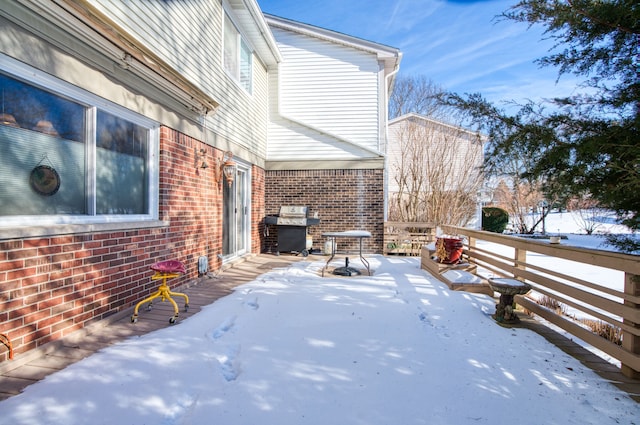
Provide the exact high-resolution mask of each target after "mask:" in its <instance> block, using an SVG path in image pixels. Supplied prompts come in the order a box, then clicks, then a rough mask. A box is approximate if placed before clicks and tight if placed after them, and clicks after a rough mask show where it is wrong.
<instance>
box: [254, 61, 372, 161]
mask: <svg viewBox="0 0 640 425" xmlns="http://www.w3.org/2000/svg"><path fill="white" fill-rule="evenodd" d="M277 88H278V73H277V72H276V71H272V72H270V73H269V107H270V123H269V143H268V153H267V159H268V160H269V161H291V160H301V161H306V160H332V159H333V160H346V159H361V158H364V157H372V153H371V152H368V151H365V150H363V149H361V148H359V147H358V146H357V145H355V144H352V143H349V142H347V141H345V140H340V139H338V138H337V137H332V136H331V135H329V134H327V133H325V132H320V131H316V130H314V129H313V128H310V127H309V126H308V125H305V124H304V123H300V122H295V121H292V120H289V119H286V118H283V117H282V116H281V115H280V114H279V113H278V95H279V92H278V90H277Z"/></svg>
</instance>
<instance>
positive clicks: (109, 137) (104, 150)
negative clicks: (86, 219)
mask: <svg viewBox="0 0 640 425" xmlns="http://www.w3.org/2000/svg"><path fill="white" fill-rule="evenodd" d="M96 128H97V131H96V213H97V214H144V213H145V212H146V210H147V184H146V182H147V169H146V158H147V129H146V128H144V127H141V126H139V125H136V124H134V123H132V122H129V121H127V120H124V119H122V118H119V117H116V116H114V115H111V114H109V113H106V112H104V111H100V110H99V111H98V119H97V125H96Z"/></svg>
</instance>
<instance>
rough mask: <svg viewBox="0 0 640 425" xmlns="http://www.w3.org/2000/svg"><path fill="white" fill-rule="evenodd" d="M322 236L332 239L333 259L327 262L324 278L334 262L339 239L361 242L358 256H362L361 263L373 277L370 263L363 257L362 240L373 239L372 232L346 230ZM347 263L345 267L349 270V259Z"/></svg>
mask: <svg viewBox="0 0 640 425" xmlns="http://www.w3.org/2000/svg"><path fill="white" fill-rule="evenodd" d="M322 236H324V237H326V238H331V257H329V259H328V260H327V263H326V264H325V265H324V268H323V269H322V276H324V271H325V270H326V269H327V267H329V263H331V260H333V258H334V257H335V256H336V239H338V238H348V239H358V240H359V242H360V249H359V251H358V255H359V256H360V261H362V264H364V266H365V267H366V268H367V273H368V274H369V276H371V269H370V268H369V262H368V261H367V260H366V259H365V258H364V257H363V256H362V239H364V238H370V237H371V233H370V232H367V231H366V230H346V231H343V232H325V233H323V234H322ZM346 261H347V265H346V266H345V267H346V268H348V267H349V265H348V261H349V260H348V257H347V260H346ZM348 276H350V275H348Z"/></svg>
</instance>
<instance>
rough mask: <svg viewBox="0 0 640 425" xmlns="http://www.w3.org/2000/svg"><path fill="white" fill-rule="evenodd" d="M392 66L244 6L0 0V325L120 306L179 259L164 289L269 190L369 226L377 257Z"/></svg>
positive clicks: (220, 259)
mask: <svg viewBox="0 0 640 425" xmlns="http://www.w3.org/2000/svg"><path fill="white" fill-rule="evenodd" d="M296 27H297V29H295V28H296ZM272 30H273V31H274V33H272V32H271V31H272ZM274 35H276V36H277V37H274ZM287 38H289V39H290V40H293V42H291V41H287V40H286V39H287ZM276 40H277V42H276ZM296 40H298V42H301V41H303V40H304V41H305V43H306V46H305V44H304V43H302V44H296ZM322 49H324V51H322ZM295 52H297V55H296V54H295ZM305 55H306V56H308V57H312V58H316V59H320V58H321V59H322V60H323V61H325V65H320V67H319V68H315V69H314V67H315V65H314V64H311V63H308V67H307V68H305V65H304V59H297V58H296V57H298V58H300V57H304V56H305ZM399 61H400V53H399V52H398V51H397V50H396V49H392V48H388V47H385V46H381V45H377V44H375V43H370V42H366V41H363V40H358V39H354V38H352V37H348V36H345V35H342V34H336V33H332V32H331V31H327V30H322V29H318V28H313V27H308V26H306V25H304V24H297V23H295V22H292V21H285V20H281V19H279V18H275V17H267V18H266V19H265V17H264V16H263V15H262V12H261V11H260V9H259V7H258V5H257V3H256V2H255V1H254V0H223V1H222V2H219V1H199V0H189V1H181V2H169V1H157V2H156V1H154V2H151V1H149V2H146V1H140V2H130V1H123V0H86V1H77V0H62V1H55V2H54V1H48V0H42V1H24V2H23V1H20V2H18V1H14V2H5V3H4V4H3V6H2V8H1V9H0V91H1V93H0V94H1V96H0V101H1V102H0V108H1V109H0V183H2V184H0V306H1V307H0V333H2V334H7V335H8V337H9V339H10V340H11V341H12V343H13V345H14V349H15V352H16V353H17V354H19V353H24V352H27V351H29V350H32V349H34V348H37V347H40V346H42V345H43V344H45V343H47V342H50V341H54V340H57V339H59V338H61V337H62V336H64V335H66V334H69V333H71V332H73V331H76V330H79V329H81V328H83V327H85V326H86V325H88V324H90V323H92V322H95V321H97V320H99V319H103V318H106V317H108V316H110V315H112V314H114V313H117V312H119V311H122V310H126V309H128V308H130V307H131V306H132V305H134V304H135V303H136V302H137V301H139V300H141V299H142V298H144V297H145V296H146V295H148V294H149V293H150V292H151V291H153V290H155V287H156V285H157V282H154V281H151V279H150V277H151V275H152V273H151V270H150V268H149V267H150V265H151V264H153V263H155V262H157V261H160V260H166V259H172V260H179V261H182V262H183V263H185V265H186V267H187V274H186V275H185V276H184V277H182V278H178V279H174V280H173V281H171V282H170V283H171V285H172V286H177V285H179V284H182V283H185V282H186V281H188V280H190V279H193V278H195V277H196V276H197V274H198V270H197V269H198V260H199V259H200V258H202V257H205V258H206V259H207V260H208V265H209V269H210V270H216V269H219V268H220V267H221V266H222V265H223V263H225V262H230V261H233V260H234V259H236V258H239V257H242V256H244V255H248V254H251V253H259V252H260V251H261V250H262V249H263V248H264V247H265V246H266V245H267V243H266V241H265V238H264V233H263V231H264V225H263V218H264V216H265V215H266V214H267V213H275V212H277V208H278V207H279V206H280V205H282V204H300V205H307V206H309V207H310V209H311V211H312V212H316V211H317V212H319V215H320V217H321V219H322V224H321V228H320V226H318V229H314V231H315V232H321V231H325V230H336V229H346V228H354V227H355V228H362V229H366V230H371V231H372V233H373V234H374V238H372V239H373V241H372V243H371V244H370V245H368V249H369V250H370V251H375V252H379V251H380V250H381V241H382V236H381V235H382V220H383V217H382V211H383V195H382V194H383V183H382V182H383V164H384V156H383V154H384V144H385V137H384V134H385V131H384V130H385V126H386V118H385V117H386V105H387V99H388V89H389V87H391V85H392V80H393V74H394V72H395V70H396V69H397V67H398V64H399ZM331 64H333V67H331V66H329V65H331ZM325 67H326V69H327V70H328V71H331V72H327V73H325V74H323V73H322V68H325ZM307 72H309V73H308V74H306V73H307ZM305 75H306V77H305ZM305 78H306V79H307V83H304V80H305ZM348 79H352V80H355V81H354V84H353V86H349V85H348V84H347V85H345V84H344V82H345V81H346V80H348ZM323 87H324V90H323V89H322V88H323ZM335 87H338V93H336V92H335V91H334V90H332V88H335ZM301 88H303V90H307V91H306V95H305V96H302V98H300V97H298V98H296V94H295V92H296V91H297V90H300V89H301ZM372 88H373V90H372ZM329 93H333V94H331V95H330V94H329ZM336 111H337V112H336ZM324 118H326V119H324ZM341 123H343V124H341ZM292 148H293V149H292ZM226 152H231V153H232V154H233V158H232V159H233V161H235V163H236V168H235V171H234V172H233V181H232V182H231V183H229V182H227V181H225V180H224V179H223V176H222V175H221V172H220V170H221V168H220V165H221V163H222V162H223V160H224V159H228V157H229V154H228V153H226ZM203 165H206V166H207V167H206V168H204V167H203ZM315 236H316V238H317V239H320V238H319V235H318V234H316V235H315ZM6 358H7V354H6V352H4V351H1V350H0V361H1V360H4V359H6Z"/></svg>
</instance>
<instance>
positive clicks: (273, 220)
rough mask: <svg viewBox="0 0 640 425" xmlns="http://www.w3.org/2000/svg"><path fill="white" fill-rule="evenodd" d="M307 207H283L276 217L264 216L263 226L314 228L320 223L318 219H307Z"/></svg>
mask: <svg viewBox="0 0 640 425" xmlns="http://www.w3.org/2000/svg"><path fill="white" fill-rule="evenodd" d="M308 212H309V209H308V207H306V206H302V205H283V206H281V207H280V213H279V214H278V215H277V216H266V217H265V224H276V225H278V226H314V225H317V224H318V223H320V219H318V218H308V217H307V214H308Z"/></svg>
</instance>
